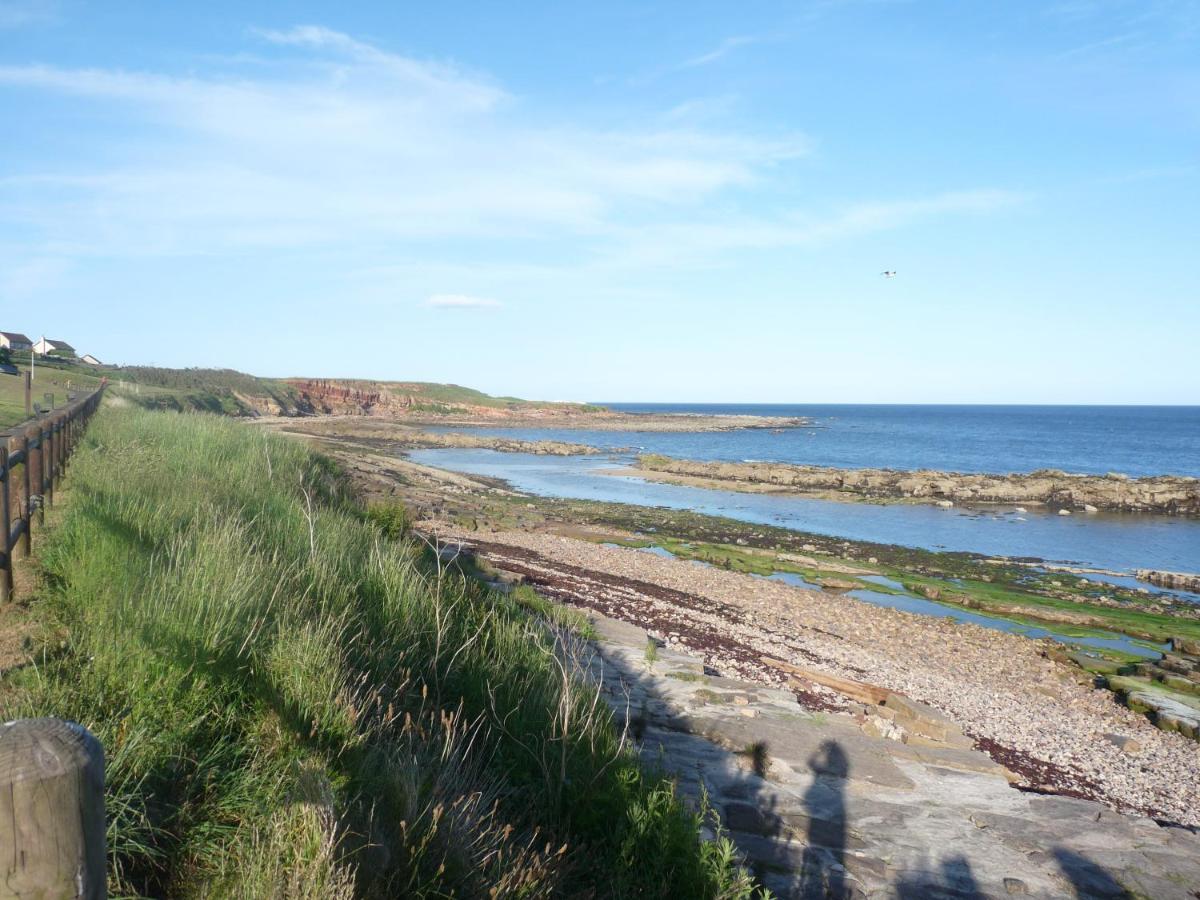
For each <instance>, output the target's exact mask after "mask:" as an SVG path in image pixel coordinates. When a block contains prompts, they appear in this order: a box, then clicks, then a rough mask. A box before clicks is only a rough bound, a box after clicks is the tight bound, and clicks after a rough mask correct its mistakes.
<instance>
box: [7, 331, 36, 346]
mask: <svg viewBox="0 0 1200 900" xmlns="http://www.w3.org/2000/svg"><path fill="white" fill-rule="evenodd" d="M0 335H2V336H4V337H6V338H8V339H9V340H10V341H12V342H13V343H23V344H32V343H33V341H31V340H30V339H29V338H27V337H25V335H23V334H21V332H19V331H0Z"/></svg>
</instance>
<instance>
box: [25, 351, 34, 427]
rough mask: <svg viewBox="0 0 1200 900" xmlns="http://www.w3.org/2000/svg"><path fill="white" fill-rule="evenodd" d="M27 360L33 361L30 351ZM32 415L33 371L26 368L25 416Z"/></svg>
mask: <svg viewBox="0 0 1200 900" xmlns="http://www.w3.org/2000/svg"><path fill="white" fill-rule="evenodd" d="M29 361H30V362H31V363H32V362H33V353H32V351H31V352H30V354H29ZM32 415H33V373H32V372H30V371H29V370H28V369H26V370H25V418H27V419H28V418H29V417H30V416H32Z"/></svg>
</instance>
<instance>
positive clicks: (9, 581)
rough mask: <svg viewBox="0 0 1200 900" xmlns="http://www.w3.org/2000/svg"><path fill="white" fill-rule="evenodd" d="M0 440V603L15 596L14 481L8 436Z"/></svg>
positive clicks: (6, 601)
mask: <svg viewBox="0 0 1200 900" xmlns="http://www.w3.org/2000/svg"><path fill="white" fill-rule="evenodd" d="M0 440H3V442H4V443H3V444H0V517H2V518H3V520H4V536H3V537H0V543H3V545H4V571H3V572H0V603H8V602H9V601H10V600H12V598H13V563H12V552H13V548H12V544H11V543H9V540H8V538H9V535H10V534H12V508H11V507H10V506H9V502H8V483H9V482H10V481H12V479H11V478H9V475H10V474H11V472H10V470H9V468H8V436H7V435H4V436H3V437H2V438H0Z"/></svg>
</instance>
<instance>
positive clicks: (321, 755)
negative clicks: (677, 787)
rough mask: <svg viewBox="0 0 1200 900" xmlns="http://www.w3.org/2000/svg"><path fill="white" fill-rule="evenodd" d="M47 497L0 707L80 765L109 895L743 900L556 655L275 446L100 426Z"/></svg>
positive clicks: (491, 596) (218, 427) (114, 423)
mask: <svg viewBox="0 0 1200 900" xmlns="http://www.w3.org/2000/svg"><path fill="white" fill-rule="evenodd" d="M66 486H67V490H66V491H65V492H64V494H63V501H64V502H63V503H62V505H61V506H60V507H59V508H58V511H57V512H56V514H55V517H54V519H55V521H54V523H53V528H52V530H51V531H50V532H48V534H47V538H46V540H45V542H44V543H43V544H42V548H43V549H42V550H41V553H40V561H41V566H42V569H43V573H44V578H43V589H42V596H41V598H40V599H39V600H38V601H36V604H35V607H34V608H35V612H36V614H37V615H38V616H39V617H40V618H41V619H42V621H43V625H44V632H45V635H44V639H43V642H42V646H41V647H40V649H38V650H37V651H36V653H35V654H34V656H35V663H36V664H35V665H30V666H27V667H25V668H24V669H21V670H19V671H17V672H15V673H14V674H10V675H9V676H7V677H6V683H4V684H2V685H0V691H2V692H3V693H2V696H3V698H4V701H5V715H6V716H37V715H54V716H60V717H64V718H69V719H74V720H76V721H79V722H81V723H83V724H84V725H86V726H87V727H88V728H90V729H91V730H92V731H93V732H94V733H95V734H96V735H97V736H98V737H99V738H100V740H101V741H102V743H103V744H104V747H105V750H106V753H107V757H108V785H107V792H108V793H107V808H108V814H109V852H110V861H111V866H110V872H111V875H110V890H111V892H112V893H113V894H114V895H138V896H235V895H236V896H290V897H301V896H304V897H323V898H325V897H393V896H436V897H452V896H462V897H477V896H497V897H513V896H519V897H537V896H551V895H568V896H579V895H581V894H588V895H589V896H598V897H603V896H612V897H626V896H639V897H641V896H645V897H666V896H676V897H682V896H687V897H718V896H719V897H739V896H748V895H749V894H750V891H751V888H750V886H749V883H748V881H747V879H746V877H745V876H744V875H742V874H741V873H739V872H738V871H737V870H736V869H735V868H734V867H733V865H732V863H731V859H730V855H731V851H730V849H729V846H728V845H727V844H725V843H723V842H708V843H704V842H702V841H701V840H700V837H699V835H700V829H701V821H700V819H699V817H697V816H695V815H693V814H691V813H689V812H688V811H686V810H685V809H684V808H683V806H682V805H681V803H680V802H679V801H678V800H677V799H676V798H675V796H674V793H673V790H672V787H671V785H670V783H669V782H667V781H665V780H663V779H661V778H658V777H654V776H649V775H647V774H645V773H644V772H643V771H642V770H641V769H640V768H639V766H638V764H637V762H636V759H635V757H634V755H633V754H632V752H631V751H630V750H628V749H627V748H625V747H624V746H623V745H622V743H621V741H620V738H619V735H618V734H617V733H616V731H615V730H614V727H613V723H612V719H611V718H610V716H609V715H608V713H607V711H606V709H605V707H604V704H603V703H598V702H597V700H596V695H595V693H594V691H589V690H587V689H586V688H585V687H584V686H583V685H582V683H581V682H580V681H578V680H577V679H576V678H575V677H574V676H573V675H572V670H571V662H570V657H571V653H572V649H571V648H572V638H571V637H570V636H569V635H568V634H566V633H564V632H563V631H562V630H561V629H559V628H556V627H555V626H554V624H553V622H552V621H550V618H548V617H545V616H539V615H537V614H536V612H532V611H531V610H530V608H529V605H528V604H526V605H522V604H521V602H520V599H519V598H507V597H505V596H503V595H500V594H496V593H493V592H489V591H486V590H485V589H483V588H482V587H481V586H480V585H478V584H477V583H475V582H474V581H471V580H468V579H466V578H464V577H462V576H461V575H459V574H457V573H456V572H454V571H447V570H444V569H442V568H441V567H440V566H438V565H437V564H436V560H435V558H434V556H433V554H432V553H431V552H429V551H428V550H427V549H426V548H424V547H423V546H422V545H420V544H419V543H417V542H415V541H414V540H413V539H411V538H409V537H406V536H404V535H403V532H404V518H403V515H402V514H400V513H399V511H398V510H397V509H395V508H393V509H392V510H390V511H384V512H382V513H381V512H379V511H375V512H371V511H368V510H365V509H363V508H362V507H360V506H359V505H358V504H357V503H356V502H355V501H354V500H353V499H352V498H351V497H350V496H348V493H347V488H346V482H345V481H344V480H343V478H342V477H341V476H340V474H339V472H338V471H337V469H336V467H335V466H334V465H333V464H331V463H330V462H329V461H328V460H326V459H323V458H322V457H319V456H314V455H313V454H312V453H310V451H309V450H307V449H306V448H305V447H303V446H302V445H300V444H299V443H298V442H294V441H289V440H286V439H282V438H277V437H274V436H271V435H264V434H262V433H259V432H256V431H252V430H250V429H246V428H243V427H241V426H239V425H237V424H236V423H234V422H232V421H229V420H225V419H221V418H218V417H215V416H179V415H174V414H169V413H163V412H150V411H145V410H139V409H134V408H130V407H128V406H126V407H125V408H117V409H114V408H108V409H105V410H104V411H103V412H102V413H101V414H100V415H99V416H97V418H96V419H95V421H94V423H93V424H92V426H91V428H90V429H89V431H88V433H87V436H86V439H85V441H84V443H83V445H82V446H81V447H80V449H79V450H78V452H77V455H76V457H75V458H74V460H73V462H72V467H71V469H70V472H69V477H68V481H67V484H66ZM535 606H536V604H535Z"/></svg>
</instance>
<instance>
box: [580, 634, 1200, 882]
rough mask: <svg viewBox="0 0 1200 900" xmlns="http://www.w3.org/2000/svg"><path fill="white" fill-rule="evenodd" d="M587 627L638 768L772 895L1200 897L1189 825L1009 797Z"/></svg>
mask: <svg viewBox="0 0 1200 900" xmlns="http://www.w3.org/2000/svg"><path fill="white" fill-rule="evenodd" d="M596 632H597V634H598V635H599V639H598V641H597V642H596V643H595V644H594V647H595V651H596V652H595V655H594V657H592V658H591V659H590V660H589V661H588V663H587V666H586V670H587V672H588V673H589V674H590V676H591V677H593V678H595V679H597V680H599V681H601V682H602V688H603V691H604V693H605V696H606V698H607V699H608V701H609V703H610V705H611V706H612V708H613V709H614V711H615V712H616V713H617V715H618V717H625V718H626V720H627V721H628V723H629V725H630V731H631V734H633V735H634V737H635V738H636V739H637V743H638V746H639V747H640V749H641V752H642V754H643V757H644V758H645V759H646V761H647V763H648V764H649V765H652V766H659V767H662V768H665V769H666V771H668V772H670V773H672V774H673V775H674V777H675V778H676V779H677V784H678V789H679V791H680V793H681V794H682V795H683V796H684V797H687V798H691V799H692V800H694V801H696V802H699V799H700V797H701V796H702V795H703V796H706V797H707V798H708V801H709V803H710V804H711V805H712V807H713V808H714V810H715V811H716V812H717V813H718V814H719V815H720V816H721V818H722V821H723V824H724V827H725V828H726V830H727V832H728V834H729V836H730V837H731V838H732V839H733V841H734V843H735V844H736V845H737V847H738V849H739V851H740V852H741V854H742V857H743V859H744V861H745V863H746V865H747V866H748V867H749V868H750V869H751V870H752V871H753V872H754V873H756V875H757V877H758V878H759V880H760V882H761V883H762V884H763V885H764V886H766V887H769V888H770V889H771V890H773V891H774V892H775V893H776V895H778V896H780V897H785V898H790V897H803V898H808V897H813V898H816V897H872V898H873V897H896V896H899V897H912V898H917V897H920V898H925V897H929V898H937V897H964V898H965V897H972V898H978V897H1006V898H1007V897H1012V896H1026V897H1047V898H1048V897H1072V896H1079V897H1126V898H1129V897H1154V898H1156V900H1157V898H1164V900H1176V898H1177V900H1196V897H1197V896H1198V895H1197V893H1196V892H1197V891H1200V835H1197V834H1195V833H1193V832H1192V831H1191V830H1188V829H1184V828H1176V827H1166V826H1160V825H1159V824H1157V823H1156V822H1154V821H1153V820H1151V819H1147V818H1139V817H1136V816H1128V815H1123V814H1120V813H1117V812H1114V811H1113V810H1111V809H1110V808H1108V807H1106V806H1103V805H1101V804H1099V803H1096V802H1093V801H1090V800H1078V799H1074V798H1070V797H1061V796H1045V795H1039V794H1033V793H1026V792H1021V791H1018V790H1015V789H1014V788H1012V787H1011V786H1010V785H1009V782H1008V780H1007V778H1006V775H1007V774H1008V773H1007V772H1006V770H1005V769H1004V768H1003V767H1002V766H999V765H997V764H996V763H995V762H993V761H992V760H991V759H990V758H988V757H987V756H986V755H985V754H983V753H981V752H979V751H977V750H974V749H970V748H967V747H964V746H961V742H958V741H952V742H951V743H952V744H953V745H946V746H938V745H933V746H923V745H920V744H911V743H909V744H906V743H901V742H899V741H896V740H889V739H886V738H878V737H872V736H870V735H868V734H867V733H866V732H864V731H863V729H862V728H861V727H859V724H858V723H857V722H856V720H855V719H853V718H852V717H850V716H845V715H825V714H814V713H808V712H805V711H803V710H802V709H801V708H800V707H799V705H798V704H797V703H796V701H795V697H794V696H793V695H791V694H790V693H789V692H788V691H783V690H779V689H774V688H769V687H764V686H763V685H759V684H750V683H746V682H741V681H737V680H734V679H728V678H721V677H718V676H715V675H712V674H707V673H706V672H705V669H704V666H703V664H702V661H700V660H698V659H696V658H693V657H689V656H688V655H686V654H682V653H678V652H676V651H674V650H672V649H670V648H669V647H657V648H656V652H655V653H654V654H652V655H653V657H654V658H653V659H651V658H648V654H647V653H646V645H647V640H648V636H647V634H646V632H645V631H643V630H642V629H640V628H636V627H634V626H631V625H628V624H626V623H618V622H613V621H612V620H609V619H605V618H604V617H599V616H597V617H596ZM898 705H900V704H898ZM913 712H914V715H915V714H916V713H919V714H920V716H921V717H922V719H933V718H935V717H934V716H931V715H930V713H931V712H932V711H929V710H926V709H919V710H915V711H913ZM935 744H936V742H935Z"/></svg>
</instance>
